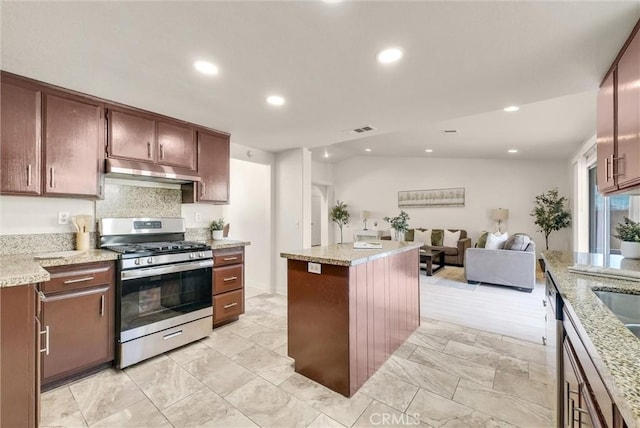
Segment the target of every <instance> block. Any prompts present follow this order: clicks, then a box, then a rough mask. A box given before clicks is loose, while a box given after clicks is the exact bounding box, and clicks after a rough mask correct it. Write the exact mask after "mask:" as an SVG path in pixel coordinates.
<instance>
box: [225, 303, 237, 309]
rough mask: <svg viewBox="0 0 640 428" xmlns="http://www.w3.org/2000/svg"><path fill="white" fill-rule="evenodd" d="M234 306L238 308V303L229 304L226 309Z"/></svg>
mask: <svg viewBox="0 0 640 428" xmlns="http://www.w3.org/2000/svg"><path fill="white" fill-rule="evenodd" d="M234 306H238V302H233V303H229V304H228V305H224V308H225V309H229V308H233V307H234Z"/></svg>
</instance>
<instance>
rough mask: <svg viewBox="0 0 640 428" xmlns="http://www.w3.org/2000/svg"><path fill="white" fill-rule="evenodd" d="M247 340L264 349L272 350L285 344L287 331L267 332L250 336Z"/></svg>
mask: <svg viewBox="0 0 640 428" xmlns="http://www.w3.org/2000/svg"><path fill="white" fill-rule="evenodd" d="M247 339H249V340H250V341H252V342H253V343H255V344H257V345H260V346H262V347H264V348H267V349H271V350H274V349H276V348H279V347H281V346H282V345H286V344H287V330H268V331H261V332H257V333H255V334H251V335H250V336H249V337H248V338H247Z"/></svg>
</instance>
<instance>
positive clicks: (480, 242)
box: [476, 232, 489, 248]
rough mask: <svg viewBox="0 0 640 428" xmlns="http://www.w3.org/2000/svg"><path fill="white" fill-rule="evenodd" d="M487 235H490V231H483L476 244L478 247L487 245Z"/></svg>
mask: <svg viewBox="0 0 640 428" xmlns="http://www.w3.org/2000/svg"><path fill="white" fill-rule="evenodd" d="M487 235H489V232H482V233H481V234H480V237H479V238H478V244H477V245H476V247H477V248H484V247H485V246H486V245H487Z"/></svg>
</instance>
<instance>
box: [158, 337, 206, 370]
mask: <svg viewBox="0 0 640 428" xmlns="http://www.w3.org/2000/svg"><path fill="white" fill-rule="evenodd" d="M210 349H211V348H210V347H208V346H207V345H205V344H204V343H202V341H198V342H193V343H190V344H188V345H185V346H183V347H181V348H178V349H175V350H173V351H171V352H168V353H167V354H166V355H167V356H168V357H169V358H171V359H172V360H173V361H175V362H176V363H178V364H180V365H185V364H186V363H188V362H189V361H192V360H195V359H196V358H200V357H201V356H202V355H203V354H204V353H205V352H207V351H208V350H210Z"/></svg>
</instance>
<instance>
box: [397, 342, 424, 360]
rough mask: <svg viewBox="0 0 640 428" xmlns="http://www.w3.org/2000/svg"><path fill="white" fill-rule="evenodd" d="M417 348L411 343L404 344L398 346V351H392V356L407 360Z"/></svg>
mask: <svg viewBox="0 0 640 428" xmlns="http://www.w3.org/2000/svg"><path fill="white" fill-rule="evenodd" d="M417 347H418V345H414V344H413V343H409V342H404V343H403V344H402V345H400V346H398V349H396V350H395V351H394V353H393V355H395V356H396V357H400V358H404V359H409V357H410V356H411V354H412V353H413V351H415V350H416V348H417Z"/></svg>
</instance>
